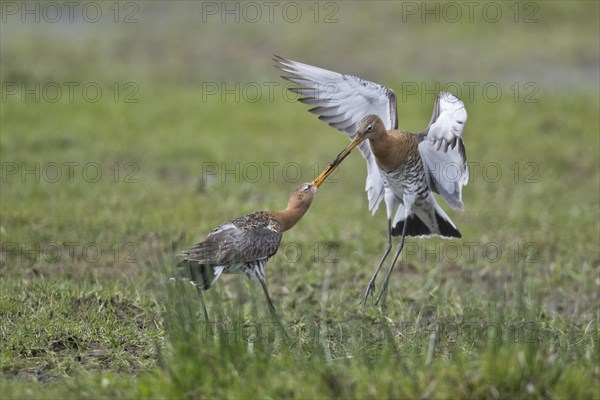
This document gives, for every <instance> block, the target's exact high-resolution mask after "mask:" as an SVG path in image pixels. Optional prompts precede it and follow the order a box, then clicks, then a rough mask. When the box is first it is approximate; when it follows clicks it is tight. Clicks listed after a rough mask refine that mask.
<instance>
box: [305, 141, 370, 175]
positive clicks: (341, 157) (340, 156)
mask: <svg viewBox="0 0 600 400" xmlns="http://www.w3.org/2000/svg"><path fill="white" fill-rule="evenodd" d="M363 140H364V138H360V137H359V136H358V135H356V136H355V137H354V140H353V141H352V143H350V144H349V145H348V147H346V148H345V149H344V150H342V152H341V153H340V154H338V155H337V157H336V158H335V160H333V161H332V162H331V163H330V164H329V165H328V166H327V168H325V170H324V171H323V172H321V174H320V175H319V176H318V177H317V178H316V179H315V180H314V181H312V184H313V185H315V186H316V187H319V186H321V184H322V183H323V182H325V179H327V177H328V176H329V175H331V174H332V173H333V171H334V170H335V169H336V168H337V167H338V165H340V164H341V163H342V161H344V158H346V157H347V156H348V154H350V152H351V151H352V150H354V148H355V147H356V146H358V145H359V144H361V142H362V141H363Z"/></svg>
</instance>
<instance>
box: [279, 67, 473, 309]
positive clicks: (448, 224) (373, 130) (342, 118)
mask: <svg viewBox="0 0 600 400" xmlns="http://www.w3.org/2000/svg"><path fill="white" fill-rule="evenodd" d="M275 61H276V62H277V63H278V65H277V67H279V68H280V69H282V70H283V71H285V72H288V73H290V74H293V76H284V77H283V78H285V79H287V80H289V81H291V82H294V83H297V84H299V85H300V87H296V88H291V89H290V90H292V91H293V92H295V93H297V94H300V95H302V96H305V97H303V98H300V99H299V101H300V102H302V103H306V104H310V105H313V106H315V107H314V108H311V109H310V110H309V111H310V112H311V113H314V114H317V115H319V119H320V120H322V121H325V122H328V123H329V125H330V126H332V127H334V128H336V129H338V130H340V131H342V132H345V133H346V134H348V136H349V137H350V138H351V139H352V143H351V144H350V145H349V146H348V147H347V148H346V149H344V150H343V151H342V152H341V153H340V154H339V155H338V157H337V158H336V160H335V161H334V162H332V163H331V164H330V166H329V168H328V169H326V170H325V171H324V172H323V174H326V175H328V174H330V173H331V170H332V169H334V168H335V167H337V166H338V165H339V164H340V163H341V162H342V160H343V159H344V158H345V157H346V156H347V155H348V154H349V153H350V152H351V151H352V149H354V148H355V147H357V146H358V148H359V150H360V152H361V154H362V155H363V157H364V158H365V160H366V162H367V183H366V191H367V195H368V199H369V210H370V211H371V212H372V213H375V211H376V210H377V208H378V206H379V204H380V203H381V200H382V199H384V200H385V204H386V211H387V232H388V236H387V237H388V240H387V246H386V249H385V252H384V254H383V257H382V258H381V260H380V262H379V264H378V265H377V268H376V270H375V273H374V274H373V277H372V278H371V280H370V281H369V284H368V285H367V289H366V291H365V294H364V296H363V298H362V300H361V303H363V304H364V303H365V302H366V300H367V298H368V297H369V295H370V296H371V299H373V295H374V292H375V279H376V278H377V275H378V274H379V271H380V270H381V267H382V265H383V263H384V261H385V259H386V257H387V256H388V254H389V253H390V250H391V247H392V236H398V235H400V243H399V245H398V250H397V251H396V254H395V256H394V260H393V262H392V265H391V266H390V269H389V270H388V273H387V275H386V277H385V280H384V282H383V285H382V288H381V292H380V294H379V296H378V297H377V300H376V301H375V304H378V303H379V302H380V300H383V301H382V304H383V303H384V302H385V295H386V293H387V287H388V281H389V278H390V274H391V273H392V271H393V269H394V266H395V264H396V261H397V259H398V256H399V255H400V252H401V251H402V248H403V246H404V238H405V237H406V236H417V237H427V236H432V235H438V236H441V237H444V238H452V237H461V234H460V232H459V231H458V229H456V226H455V225H454V223H453V222H452V221H451V220H450V218H449V217H448V215H446V213H445V212H444V210H442V208H441V207H440V206H439V205H438V204H437V203H436V200H435V197H434V196H433V192H436V193H439V194H440V195H441V196H442V197H443V198H444V200H446V202H447V203H448V204H449V205H450V207H452V208H453V209H460V210H462V209H463V202H462V186H464V185H466V184H467V181H468V170H467V165H466V153H465V147H464V144H463V140H462V132H463V129H464V125H465V123H466V121H467V112H466V110H465V106H464V104H463V102H462V101H460V100H459V99H458V98H457V97H455V96H453V95H452V94H450V93H445V92H441V93H439V94H438V96H437V98H436V100H435V104H434V109H433V116H432V118H431V121H430V122H429V126H428V127H427V128H426V129H425V130H423V131H422V132H421V133H419V134H416V135H415V134H411V133H409V132H405V131H401V130H398V116H397V111H396V95H395V93H394V92H393V91H392V90H391V89H388V88H386V87H385V86H382V85H379V84H377V83H374V82H369V81H366V80H363V79H361V78H359V77H356V76H353V75H342V74H339V73H337V72H333V71H329V70H326V69H322V68H318V67H313V66H311V65H307V64H302V63H299V62H296V61H291V60H287V59H284V58H281V57H277V56H276V58H275ZM317 179H318V178H317ZM396 206H398V209H397V210H396V214H395V215H394V216H393V219H392V215H393V212H394V208H395V207H396Z"/></svg>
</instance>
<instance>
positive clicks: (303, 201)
mask: <svg viewBox="0 0 600 400" xmlns="http://www.w3.org/2000/svg"><path fill="white" fill-rule="evenodd" d="M316 193H317V186H315V185H313V184H312V183H303V184H302V185H300V186H298V187H297V188H296V189H294V191H293V192H292V194H291V195H290V199H289V201H288V208H305V209H308V208H309V207H310V205H311V203H312V201H313V199H314V198H315V194H316Z"/></svg>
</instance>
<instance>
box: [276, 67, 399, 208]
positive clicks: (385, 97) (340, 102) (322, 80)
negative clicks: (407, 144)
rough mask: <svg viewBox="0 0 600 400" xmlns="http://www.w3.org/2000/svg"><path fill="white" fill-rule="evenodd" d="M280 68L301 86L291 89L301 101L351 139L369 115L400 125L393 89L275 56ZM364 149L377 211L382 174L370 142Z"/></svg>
mask: <svg viewBox="0 0 600 400" xmlns="http://www.w3.org/2000/svg"><path fill="white" fill-rule="evenodd" d="M275 61H276V62H277V67H278V68H280V69H281V70H283V71H284V72H287V73H289V74H292V76H283V78H284V79H286V80H288V81H290V82H293V83H296V84H298V85H301V87H299V88H290V90H291V91H292V92H294V93H297V94H299V95H301V96H305V97H302V98H300V99H298V101H300V102H302V103H304V104H308V105H312V106H313V108H311V109H310V110H308V111H309V112H311V113H313V114H316V115H318V116H319V119H320V120H322V121H324V122H326V123H328V124H329V125H330V126H332V127H333V128H335V129H337V130H339V131H341V132H343V133H346V134H347V135H348V136H349V137H350V139H352V138H354V136H355V135H356V126H357V123H358V122H359V121H360V120H361V119H362V118H363V117H365V116H367V115H369V114H375V115H378V116H379V117H380V118H381V119H382V121H383V122H384V125H385V127H386V129H397V128H398V115H397V111H396V94H395V93H394V91H393V90H391V89H389V88H387V87H385V86H383V85H380V84H378V83H375V82H370V81H367V80H364V79H361V78H359V77H357V76H354V75H345V74H340V73H338V72H333V71H329V70H326V69H323V68H319V67H314V66H312V65H308V64H303V63H300V62H297V61H292V60H288V59H285V58H282V57H278V56H275ZM359 149H360V152H361V154H362V155H363V157H364V158H365V160H366V162H367V180H366V185H365V190H366V191H367V196H368V198H369V210H371V211H372V212H373V213H375V211H376V210H377V208H378V207H379V203H380V202H381V200H383V198H384V185H383V179H382V178H381V173H380V172H379V168H378V167H377V163H376V162H375V157H374V156H373V152H372V151H371V147H370V145H369V143H367V142H363V143H362V144H361V145H360V147H359Z"/></svg>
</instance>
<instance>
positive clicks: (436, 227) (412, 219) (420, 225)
mask: <svg viewBox="0 0 600 400" xmlns="http://www.w3.org/2000/svg"><path fill="white" fill-rule="evenodd" d="M404 213H405V212H404V206H402V205H401V206H400V207H399V208H398V211H397V212H396V217H395V218H394V226H393V228H392V236H400V235H401V234H402V230H403V229H404V224H405V223H407V224H408V225H407V226H406V236H425V237H427V236H433V235H437V236H441V237H445V238H460V237H462V235H461V233H460V231H459V230H458V229H457V228H456V226H455V225H454V223H453V222H452V220H451V219H450V217H448V215H447V214H446V213H445V212H444V210H442V208H441V207H440V206H439V205H437V204H436V205H435V223H433V221H431V222H430V223H425V221H424V219H423V218H420V217H419V216H418V215H417V214H416V213H414V212H411V213H410V215H409V216H408V221H405V219H404Z"/></svg>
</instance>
